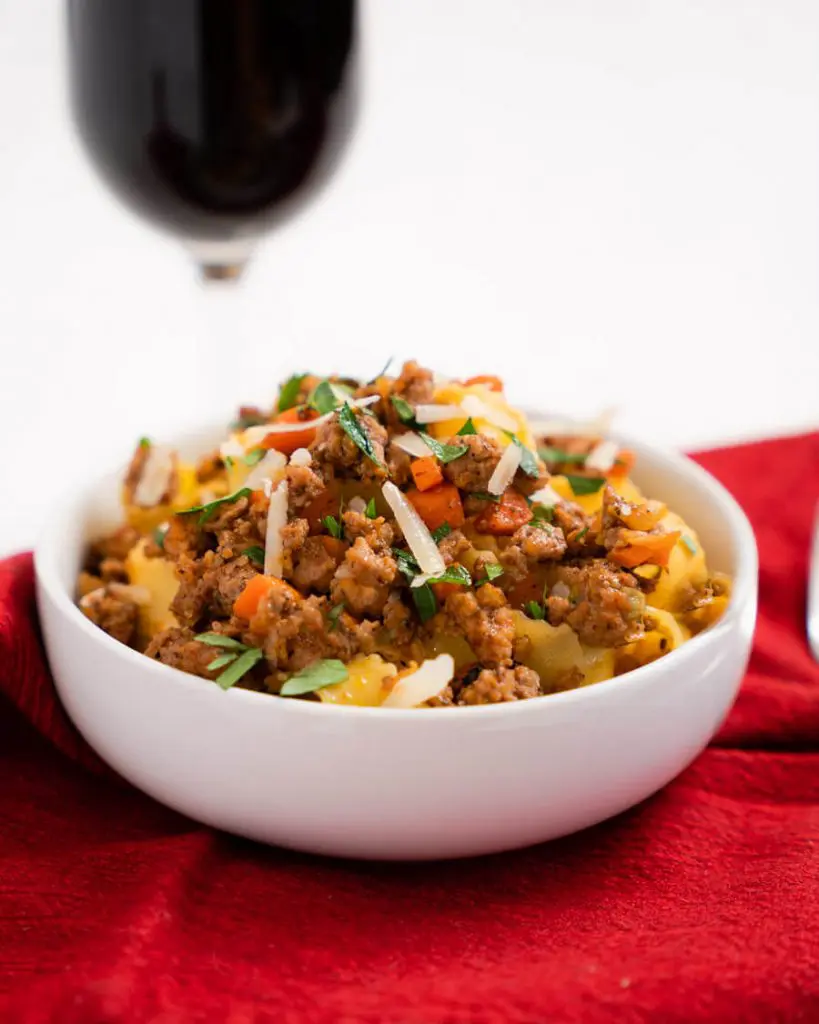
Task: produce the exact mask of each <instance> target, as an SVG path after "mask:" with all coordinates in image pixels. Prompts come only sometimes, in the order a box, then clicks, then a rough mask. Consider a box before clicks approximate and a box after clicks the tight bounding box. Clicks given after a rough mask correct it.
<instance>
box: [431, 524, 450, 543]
mask: <svg viewBox="0 0 819 1024" xmlns="http://www.w3.org/2000/svg"><path fill="white" fill-rule="evenodd" d="M450 533H452V527H451V526H450V525H449V523H441V525H440V526H439V527H438V529H437V530H433V531H432V539H433V540H434V541H435V543H436V544H440V542H441V541H442V540H443V539H444V537H448V536H449V535H450Z"/></svg>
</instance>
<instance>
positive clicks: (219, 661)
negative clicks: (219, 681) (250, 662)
mask: <svg viewBox="0 0 819 1024" xmlns="http://www.w3.org/2000/svg"><path fill="white" fill-rule="evenodd" d="M238 657H239V655H238V654H220V655H219V657H218V658H216V659H214V660H213V661H212V662H211V663H210V665H208V668H209V669H210V671H211V672H215V671H216V669H217V668H224V667H225V665H230V664H231V663H232V662H234V661H236V659H237V658H238Z"/></svg>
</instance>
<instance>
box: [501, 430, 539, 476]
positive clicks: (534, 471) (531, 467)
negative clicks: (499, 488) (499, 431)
mask: <svg viewBox="0 0 819 1024" xmlns="http://www.w3.org/2000/svg"><path fill="white" fill-rule="evenodd" d="M504 434H506V436H507V437H508V438H509V440H510V441H511V442H512V444H516V445H517V446H518V448H520V469H521V471H522V472H524V473H525V474H526V475H527V476H531V477H534V478H535V479H537V478H538V477H539V476H540V466H538V463H537V456H536V455H535V453H534V452H533V451H532V450H531V449H530V448H527V447H526V445H525V444H523V442H522V441H520V440H519V438H518V436H517V434H513V433H511V432H510V431H508V430H504Z"/></svg>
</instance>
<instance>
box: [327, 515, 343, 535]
mask: <svg viewBox="0 0 819 1024" xmlns="http://www.w3.org/2000/svg"><path fill="white" fill-rule="evenodd" d="M339 514H340V513H339ZM322 522H323V523H324V525H325V527H326V528H327V532H328V533H329V534H330V536H331V537H335V538H336V539H337V540H340V539H341V535H342V534H343V532H344V526H343V524H342V523H341V522H339V520H338V519H336V517H335V516H325V517H324V519H322Z"/></svg>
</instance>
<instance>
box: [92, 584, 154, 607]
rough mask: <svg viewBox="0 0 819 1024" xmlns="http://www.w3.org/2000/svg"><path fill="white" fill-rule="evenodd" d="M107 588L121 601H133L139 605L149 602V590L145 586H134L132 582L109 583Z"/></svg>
mask: <svg viewBox="0 0 819 1024" xmlns="http://www.w3.org/2000/svg"><path fill="white" fill-rule="evenodd" d="M108 590H109V592H110V593H111V594H113V595H114V597H119V598H121V599H122V600H123V601H133V602H134V604H141V605H149V604H150V603H151V592H150V590H148V588H147V587H140V586H135V585H134V584H133V583H109V584H108ZM94 593H96V591H94Z"/></svg>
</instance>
